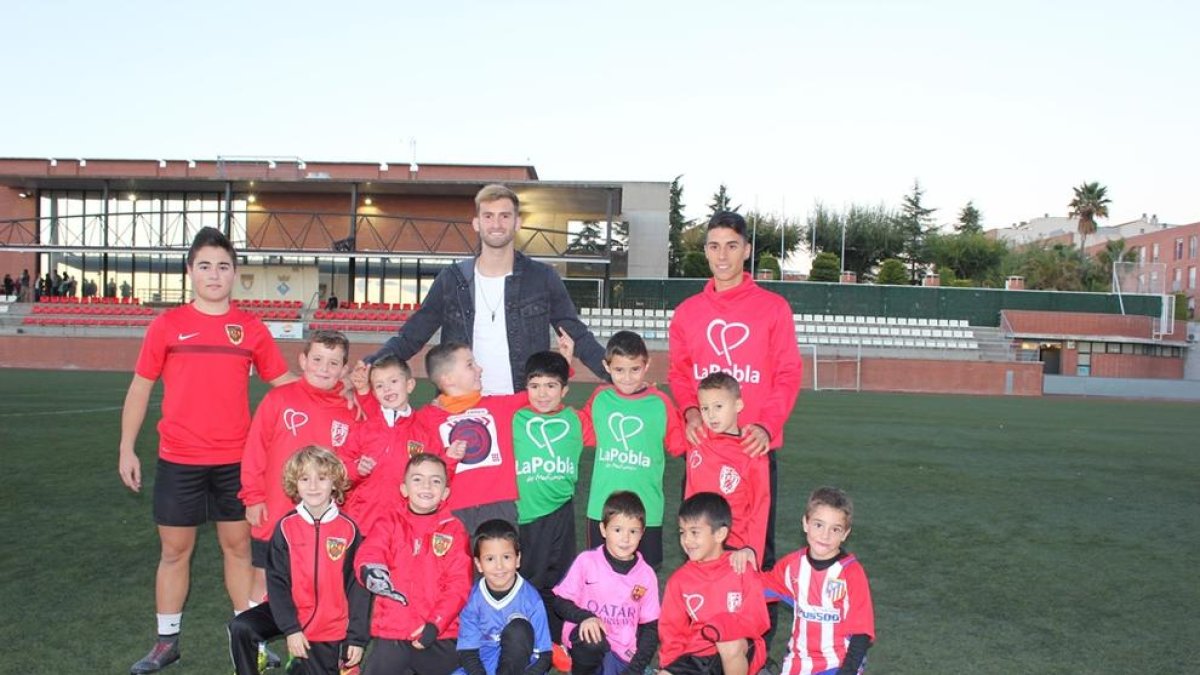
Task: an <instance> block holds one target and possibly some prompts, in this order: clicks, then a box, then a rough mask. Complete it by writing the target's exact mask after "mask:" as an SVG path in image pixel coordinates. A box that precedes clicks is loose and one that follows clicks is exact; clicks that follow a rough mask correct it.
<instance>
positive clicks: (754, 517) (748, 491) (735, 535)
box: [684, 434, 771, 560]
mask: <svg viewBox="0 0 1200 675" xmlns="http://www.w3.org/2000/svg"><path fill="white" fill-rule="evenodd" d="M767 462H768V460H767V456H766V455H760V456H758V457H750V456H749V455H747V454H746V451H745V449H743V448H742V437H741V436H730V435H728V434H713V435H711V436H709V437H708V438H706V439H705V440H704V442H702V443H701V444H700V445H699V447H695V448H692V449H691V450H689V451H688V455H687V468H686V469H685V475H686V483H685V486H684V499H686V498H688V497H691V496H692V495H694V494H696V493H697V492H715V493H717V494H719V495H721V496H722V497H724V498H725V501H727V502H729V507H730V509H732V510H733V526H732V527H731V528H729V540H728V542H727V545H728V546H730V547H732V548H743V547H746V546H749V547H750V548H752V549H754V555H755V556H756V557H757V559H758V560H762V555H763V547H764V546H765V545H766V541H767V518H768V515H769V513H770V509H771V483H770V481H771V478H770V467H769V466H768V463H767Z"/></svg>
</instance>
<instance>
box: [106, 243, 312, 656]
mask: <svg viewBox="0 0 1200 675" xmlns="http://www.w3.org/2000/svg"><path fill="white" fill-rule="evenodd" d="M236 273H237V252H236V251H235V250H234V248H233V244H232V243H230V241H229V239H228V238H227V237H226V236H225V235H224V234H222V233H221V232H220V230H217V229H216V228H212V227H206V228H203V229H201V230H200V231H199V232H198V233H197V234H196V238H195V239H194V240H193V241H192V246H191V248H190V249H188V255H187V274H188V279H189V280H190V281H191V285H192V289H193V293H194V295H195V297H194V299H193V300H192V302H190V303H188V304H186V305H182V306H180V307H177V308H175V309H171V310H168V311H166V312H163V313H162V314H160V315H159V316H158V317H157V318H155V320H154V321H153V322H152V323H151V324H150V326H149V327H148V328H147V329H146V336H145V338H144V339H143V341H142V350H141V353H140V354H139V355H138V361H137V366H136V367H135V368H134V375H133V381H132V382H131V383H130V385H129V392H128V393H127V394H126V395H125V406H124V408H123V410H122V411H121V443H120V458H119V461H118V464H117V472H118V473H119V474H120V476H121V481H122V482H123V483H124V484H125V486H126V487H128V488H129V489H130V490H133V491H134V492H139V491H141V488H142V467H141V461H140V460H139V459H138V456H137V453H136V452H135V450H134V447H135V445H136V443H137V435H138V431H139V430H140V429H141V426H142V422H143V421H144V420H145V419H146V408H147V407H148V406H149V403H150V392H151V390H152V389H153V388H154V382H155V381H156V380H158V379H159V378H160V377H161V378H162V380H163V402H162V420H161V421H160V422H159V423H158V435H159V445H158V464H157V467H156V469H155V481H154V520H155V522H156V523H157V524H158V535H159V540H160V541H161V543H162V552H161V556H160V558H159V562H158V572H157V575H156V577H155V607H156V610H157V613H158V640H157V642H156V643H155V645H154V647H153V648H152V649H151V650H150V652H149V653H148V654H147V655H146V656H145V657H143V658H142V659H141V660H139V661H138V662H137V663H135V664H134V665H133V667H132V668H131V669H130V672H131V673H132V674H133V675H138V674H140V673H154V672H158V671H159V670H161V669H162V668H163V667H164V666H166V665H167V664H170V663H173V662H175V661H177V660H178V659H179V627H180V622H181V620H182V615H183V604H184V600H185V599H186V598H187V594H188V586H189V582H190V575H191V559H192V550H193V549H194V548H195V545H196V527H197V526H198V525H200V524H202V523H204V522H205V521H206V520H210V519H211V520H214V521H216V525H217V540H218V542H220V545H221V552H222V554H223V555H224V558H225V588H226V590H227V591H228V592H229V599H230V602H232V603H233V609H234V611H235V612H240V611H242V610H245V609H246V608H247V606H248V603H249V600H250V586H251V583H252V581H253V578H254V571H253V569H252V567H251V565H250V524H249V523H248V522H246V511H245V508H244V507H243V505H242V502H241V500H240V499H238V491H239V490H240V489H241V460H242V449H243V448H244V447H245V445H246V434H247V432H248V431H249V429H250V392H249V374H250V368H251V366H253V367H254V369H255V371H256V372H258V375H259V377H260V378H262V379H263V380H265V381H267V382H269V383H270V384H271V385H272V386H279V385H281V384H286V383H287V382H290V381H292V380H293V379H295V377H294V376H293V375H291V374H289V373H288V369H287V363H286V362H285V361H284V359H283V355H282V354H280V352H279V347H278V346H276V344H275V340H274V339H273V338H272V337H271V334H270V332H268V331H267V328H266V326H264V325H263V323H262V321H260V320H259V319H258V318H257V317H255V316H254V315H253V314H250V313H248V312H243V311H241V310H240V309H238V308H237V307H233V306H232V305H231V303H230V296H231V294H232V292H233V280H234V277H235V276H236Z"/></svg>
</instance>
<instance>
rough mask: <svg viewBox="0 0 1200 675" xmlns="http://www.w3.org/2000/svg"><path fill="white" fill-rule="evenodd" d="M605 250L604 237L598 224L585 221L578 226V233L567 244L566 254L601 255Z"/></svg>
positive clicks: (593, 221)
mask: <svg viewBox="0 0 1200 675" xmlns="http://www.w3.org/2000/svg"><path fill="white" fill-rule="evenodd" d="M604 248H605V237H604V234H603V233H602V232H601V229H600V223H599V222H598V221H595V220H585V221H584V222H583V223H581V224H580V226H579V231H578V232H576V233H575V234H574V235H573V236H572V237H571V243H570V244H567V253H570V254H574V255H602V254H603V253H604Z"/></svg>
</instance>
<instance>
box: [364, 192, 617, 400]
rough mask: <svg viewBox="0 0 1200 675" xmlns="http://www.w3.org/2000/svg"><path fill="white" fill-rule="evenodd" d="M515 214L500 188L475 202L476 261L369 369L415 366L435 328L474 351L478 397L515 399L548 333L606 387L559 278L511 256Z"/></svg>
mask: <svg viewBox="0 0 1200 675" xmlns="http://www.w3.org/2000/svg"><path fill="white" fill-rule="evenodd" d="M519 207H520V202H519V200H518V199H517V195H516V193H514V192H513V191H512V190H509V189H508V188H507V187H505V186H503V185H488V186H486V187H484V188H483V189H482V190H480V191H479V193H478V194H476V195H475V218H474V219H472V221H471V225H472V227H474V229H475V231H476V232H478V233H479V241H480V244H481V245H480V251H479V255H478V256H477V257H475V258H470V259H467V260H460V261H458V262H456V263H454V264H453V265H450V266H449V267H447V268H446V269H444V270H442V272H441V273H439V274H438V276H437V278H436V279H434V281H433V286H432V287H431V288H430V289H429V293H428V294H427V295H426V296H425V300H424V302H423V303H422V305H421V309H419V310H417V312H416V313H415V314H413V315H412V317H410V318H409V320H408V321H407V322H406V323H405V324H404V325H403V326H402V327H401V328H400V333H399V334H398V335H396V336H394V337H392V338H391V339H389V340H388V341H387V342H386V343H385V344H384V345H383V347H382V348H381V349H380V350H379V351H377V352H375V353H374V354H372V355H371V356H369V357H367V358H366V359H365V361H366V362H367V363H371V362H373V361H374V360H375V359H377V358H379V357H380V356H382V355H384V354H387V353H393V354H395V355H397V356H399V357H400V358H402V359H409V358H412V357H413V356H414V355H415V354H416V353H417V352H418V351H420V350H421V348H422V347H424V346H425V343H426V342H428V341H429V338H431V337H432V336H433V334H434V333H435V332H437V330H438V329H439V328H440V329H441V331H442V338H441V339H442V342H447V341H454V342H463V343H465V344H469V345H471V348H472V350H473V351H474V354H475V360H476V362H477V363H479V364H480V365H481V366H483V393H485V394H505V393H512V392H513V391H514V390H515V389H524V388H525V378H524V376H523V375H524V373H523V371H524V368H525V361H526V359H528V358H529V356H530V355H531V354H534V353H536V352H540V351H545V350H547V349H550V329H551V327H553V328H554V329H556V330H560V331H565V332H566V333H567V334H568V335H570V336H571V338H572V339H573V340H574V341H575V354H576V356H578V357H579V359H580V360H581V361H583V363H584V365H586V366H587V367H588V368H589V369H590V370H591V371H592V372H593V373H596V375H598V376H599V377H601V378H603V379H607V375H606V373H605V370H604V363H603V361H604V348H603V347H601V346H600V344H599V343H598V342H596V338H595V336H593V335H592V333H591V331H589V330H588V328H587V326H585V325H584V324H583V322H581V321H580V320H579V316H578V315H577V314H576V312H575V305H574V304H573V303H572V302H571V298H570V296H568V295H567V289H566V286H564V285H563V282H562V279H561V278H560V277H559V276H558V273H557V272H555V271H554V269H553V268H552V267H550V266H549V265H546V264H545V263H540V262H537V261H535V260H531V259H530V258H528V257H526V256H525V255H523V254H521V253H520V252H518V251H517V250H516V249H515V247H514V244H513V241H514V239H515V238H516V234H517V230H518V229H520V227H521V218H520V215H519ZM505 357H507V363H505V362H504V359H505ZM360 365H361V364H360Z"/></svg>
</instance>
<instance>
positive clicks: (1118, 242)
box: [1096, 239, 1137, 289]
mask: <svg viewBox="0 0 1200 675" xmlns="http://www.w3.org/2000/svg"><path fill="white" fill-rule="evenodd" d="M1096 261H1097V262H1098V263H1099V264H1100V270H1101V272H1102V273H1103V274H1104V278H1105V279H1108V280H1109V286H1110V289H1111V286H1112V273H1113V267H1115V266H1116V264H1117V263H1123V262H1136V261H1137V251H1136V250H1134V249H1130V248H1126V246H1125V240H1124V239H1109V240H1108V241H1106V242H1104V250H1102V251H1100V252H1099V253H1097V254H1096Z"/></svg>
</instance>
